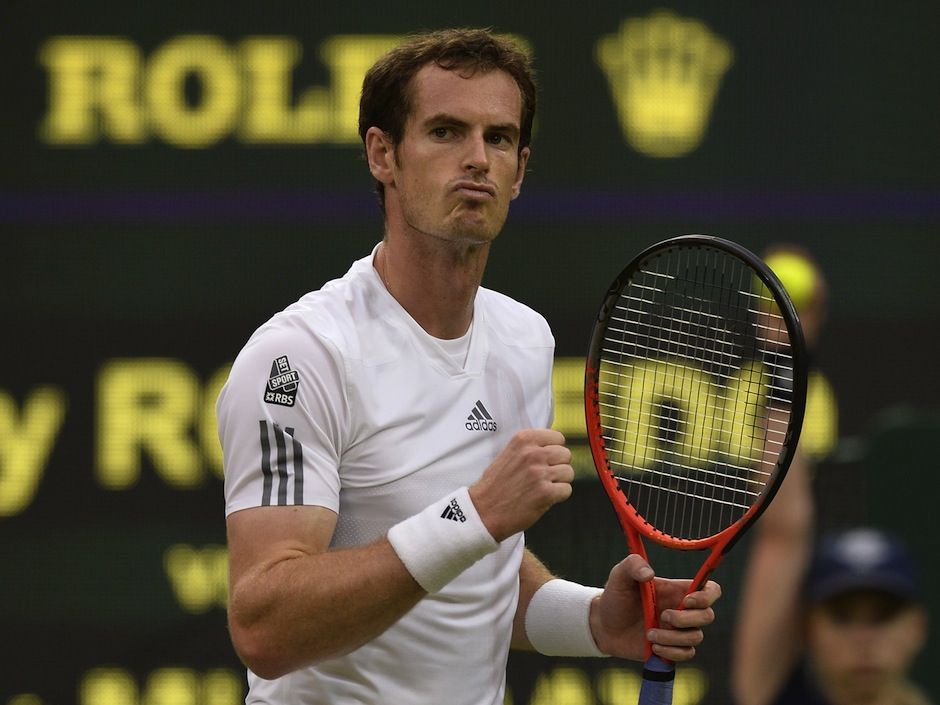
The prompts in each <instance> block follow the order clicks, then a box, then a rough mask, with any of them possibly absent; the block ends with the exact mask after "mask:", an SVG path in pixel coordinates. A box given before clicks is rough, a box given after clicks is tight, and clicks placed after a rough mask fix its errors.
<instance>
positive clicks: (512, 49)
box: [359, 29, 536, 211]
mask: <svg viewBox="0 0 940 705" xmlns="http://www.w3.org/2000/svg"><path fill="white" fill-rule="evenodd" d="M431 63H433V64H436V65H437V66H440V67H441V68H442V69H446V70H448V71H452V70H457V69H459V70H461V71H466V72H468V73H469V74H471V75H472V74H473V73H475V72H477V71H492V70H494V69H498V70H501V71H505V72H506V73H508V74H509V75H510V76H512V78H513V80H515V82H516V85H518V86H519V91H520V93H521V94H522V115H521V116H520V118H521V119H520V135H519V150H520V151H521V150H522V149H523V147H527V146H528V145H529V143H530V141H531V140H532V121H533V119H534V118H535V104H536V95H535V93H536V87H535V78H534V76H533V72H532V66H531V63H530V61H529V57H528V55H527V54H526V53H525V52H524V51H522V49H520V48H519V46H518V45H517V44H516V43H515V42H513V41H512V40H511V39H508V38H506V37H504V36H500V35H497V34H494V33H493V32H492V31H491V30H489V29H444V30H439V31H435V32H426V33H422V34H415V35H412V36H410V37H409V38H408V39H406V40H405V41H404V42H403V43H401V44H399V45H398V46H397V47H395V48H394V49H392V50H391V51H390V52H388V53H387V54H385V55H384V56H383V57H382V58H381V59H379V60H378V61H377V62H376V63H375V64H374V65H373V66H372V68H370V69H369V71H368V72H367V73H366V76H365V79H364V80H363V82H362V97H361V98H360V100H359V136H360V137H361V138H362V142H363V145H365V141H366V132H367V131H368V130H369V128H370V127H373V126H375V127H378V128H380V129H381V130H382V131H383V132H385V133H386V134H387V135H388V136H389V138H390V139H391V141H392V142H393V143H394V144H395V145H396V146H397V144H398V143H399V142H400V141H401V139H402V137H403V135H404V132H405V123H406V122H407V120H408V116H409V115H410V114H411V109H412V89H411V79H412V78H414V75H415V74H416V73H417V72H418V71H419V70H420V69H421V68H423V67H424V66H426V65H428V64H431ZM375 188H376V192H377V193H378V196H379V205H380V206H381V208H382V210H383V211H384V210H385V187H384V185H383V184H382V183H381V182H378V181H377V182H376V186H375Z"/></svg>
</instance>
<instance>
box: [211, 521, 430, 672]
mask: <svg viewBox="0 0 940 705" xmlns="http://www.w3.org/2000/svg"><path fill="white" fill-rule="evenodd" d="M335 526H336V514H335V513H333V512H332V511H331V510H329V509H326V508H324V507H316V506H297V507H256V508H254V509H246V510H242V511H239V512H235V513H233V514H231V515H229V517H228V520H227V530H228V545H229V607H228V609H229V628H230V630H231V635H232V643H233V644H234V646H235V650H236V652H237V653H238V655H239V657H240V658H241V659H242V661H243V662H244V663H245V665H246V666H248V668H250V669H251V670H252V671H253V672H254V673H256V674H257V675H259V676H261V677H262V678H276V677H279V676H281V675H284V674H285V673H289V672H291V671H294V670H296V669H298V668H301V667H303V666H306V665H309V664H312V663H315V662H317V661H321V660H323V659H327V658H333V657H337V656H341V655H343V654H345V653H348V652H350V651H352V650H354V649H356V648H358V647H359V646H361V645H362V644H364V643H366V642H368V641H369V640H371V639H373V638H375V637H376V636H378V635H379V634H381V633H382V632H384V631H385V630H386V629H388V627H390V626H391V625H392V624H394V622H395V621H397V620H398V619H399V618H400V617H401V616H402V615H404V614H405V613H406V612H408V610H410V609H411V608H412V607H414V606H415V604H417V603H418V601H419V600H421V598H422V597H424V595H425V594H426V593H425V592H424V590H423V589H422V588H421V587H420V586H419V585H418V583H417V582H415V580H414V578H413V577H412V576H411V574H410V573H409V572H408V570H407V569H406V568H405V566H404V564H403V563H402V562H401V560H400V559H399V558H398V555H397V554H396V553H395V551H394V549H393V548H392V546H391V544H390V543H389V542H388V540H387V539H384V538H383V539H382V540H380V541H377V542H375V543H373V544H369V545H366V546H359V547H355V548H350V549H344V550H337V551H329V550H327V549H328V547H329V543H330V538H331V537H332V535H333V529H334V528H335Z"/></svg>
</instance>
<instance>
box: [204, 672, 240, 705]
mask: <svg viewBox="0 0 940 705" xmlns="http://www.w3.org/2000/svg"><path fill="white" fill-rule="evenodd" d="M244 680H245V677H244V675H243V674H241V673H234V672H233V671H231V670H229V669H227V668H216V669H213V670H211V671H207V672H206V675H205V676H203V678H202V703H203V705H241V704H242V703H244V702H245V687H244V686H243V685H242V683H243V682H244Z"/></svg>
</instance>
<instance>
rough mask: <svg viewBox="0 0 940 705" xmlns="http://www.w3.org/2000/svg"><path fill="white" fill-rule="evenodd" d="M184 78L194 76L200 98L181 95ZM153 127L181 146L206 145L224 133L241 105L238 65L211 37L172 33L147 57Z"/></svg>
mask: <svg viewBox="0 0 940 705" xmlns="http://www.w3.org/2000/svg"><path fill="white" fill-rule="evenodd" d="M187 78H195V79H198V85H199V88H200V93H201V96H200V100H199V103H198V104H197V105H194V106H191V105H189V103H188V102H187V99H186V90H185V82H186V80H187ZM145 93H146V98H147V107H148V109H149V111H150V118H151V121H152V124H153V129H154V132H155V133H156V134H157V135H159V136H160V137H162V138H163V139H165V140H166V141H167V142H170V143H172V144H176V145H179V146H181V147H205V146H207V145H211V144H213V143H215V142H217V141H218V140H220V139H221V138H222V137H224V136H225V135H227V134H229V133H230V132H231V131H232V129H233V127H234V126H235V124H236V121H237V118H238V108H239V105H240V104H241V81H240V75H239V64H238V60H237V57H236V56H235V54H234V53H233V52H232V51H231V50H230V49H229V48H228V46H226V44H225V43H224V42H222V41H221V40H220V39H218V38H216V37H211V36H203V35H190V36H183V37H176V38H174V39H171V40H170V41H168V42H166V43H165V44H163V45H162V46H161V47H159V48H158V49H157V50H156V51H155V52H154V54H153V56H152V57H151V59H150V64H149V66H148V71H147V80H146V86H145Z"/></svg>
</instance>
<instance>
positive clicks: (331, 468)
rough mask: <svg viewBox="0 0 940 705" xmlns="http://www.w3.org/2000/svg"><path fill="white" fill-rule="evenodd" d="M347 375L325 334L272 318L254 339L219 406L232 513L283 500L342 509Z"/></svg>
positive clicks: (234, 368)
mask: <svg viewBox="0 0 940 705" xmlns="http://www.w3.org/2000/svg"><path fill="white" fill-rule="evenodd" d="M345 378H346V375H345V369H344V365H343V362H342V357H341V355H340V354H339V351H338V350H337V349H336V348H335V346H333V345H332V344H331V343H330V342H329V341H327V340H325V339H323V338H320V337H317V336H315V335H310V334H300V333H299V332H297V331H291V330H289V329H285V328H284V327H283V326H282V327H278V326H276V325H273V326H272V325H271V324H268V325H267V326H266V327H264V328H262V330H261V331H259V332H258V333H256V334H255V336H253V337H252V339H251V340H250V341H249V342H248V344H247V345H246V346H245V347H244V348H243V349H242V351H241V352H240V353H239V355H238V357H237V358H236V360H235V363H234V365H233V366H232V371H231V373H230V374H229V378H228V381H227V382H226V384H225V386H224V387H223V389H222V392H221V393H220V395H219V399H218V402H217V406H216V410H217V415H218V420H219V439H220V441H221V443H222V452H223V456H224V468H225V514H226V516H228V515H229V514H231V513H233V512H237V511H239V510H242V509H248V508H251V507H261V506H277V505H317V506H322V507H326V508H328V509H331V510H333V511H337V510H338V509H339V489H340V476H339V463H340V458H341V457H342V448H343V434H344V430H345V429H346V428H348V423H347V422H348V404H347V396H346V393H345Z"/></svg>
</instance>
